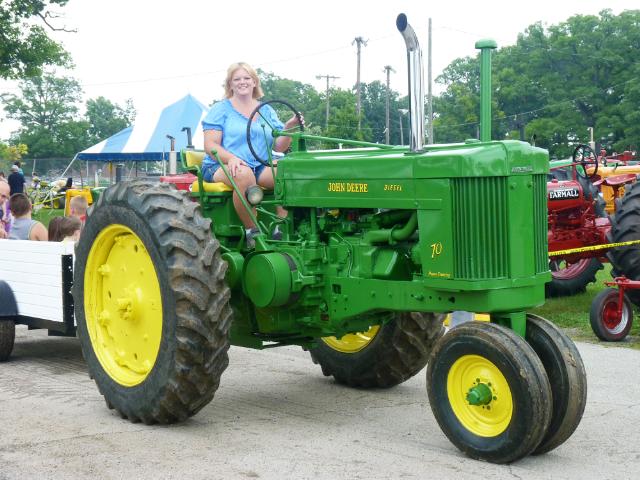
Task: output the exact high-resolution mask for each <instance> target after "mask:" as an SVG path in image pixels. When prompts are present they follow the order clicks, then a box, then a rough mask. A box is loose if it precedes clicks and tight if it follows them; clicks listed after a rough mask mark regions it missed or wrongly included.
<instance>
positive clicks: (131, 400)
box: [73, 182, 231, 424]
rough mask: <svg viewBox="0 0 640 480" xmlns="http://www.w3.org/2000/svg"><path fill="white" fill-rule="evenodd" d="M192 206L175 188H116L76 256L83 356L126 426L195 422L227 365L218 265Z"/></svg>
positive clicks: (225, 302) (224, 300)
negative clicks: (129, 423)
mask: <svg viewBox="0 0 640 480" xmlns="http://www.w3.org/2000/svg"><path fill="white" fill-rule="evenodd" d="M219 246H220V245H219V243H218V242H217V241H216V240H214V239H213V238H212V237H211V233H210V221H209V220H206V219H204V218H203V217H202V215H201V214H200V211H199V205H198V204H197V203H193V202H191V201H189V199H188V198H187V196H186V195H184V192H179V191H177V190H176V189H175V187H174V186H173V185H169V184H166V183H159V184H153V183H149V182H131V183H130V182H120V183H118V184H116V185H115V186H113V187H111V188H109V189H108V190H106V191H105V192H104V193H103V194H102V195H101V196H100V198H99V200H98V203H97V205H96V206H95V207H94V208H93V209H92V212H91V214H90V215H89V216H88V218H87V221H86V224H85V227H84V230H83V232H82V236H81V238H80V241H79V243H78V245H77V247H76V259H75V273H74V280H75V281H74V290H73V295H74V301H75V313H76V320H77V324H78V337H79V339H80V344H81V347H82V353H83V355H84V358H85V360H86V361H87V366H88V369H89V374H90V376H91V377H92V378H93V379H94V380H95V382H96V384H97V385H98V389H99V390H100V392H101V393H102V395H104V398H105V400H106V403H107V405H108V406H109V407H110V408H113V409H115V410H117V411H118V412H119V413H120V415H121V416H122V417H126V418H129V419H130V420H131V421H142V422H144V423H146V424H151V423H172V422H176V421H181V420H184V419H186V418H187V417H189V416H191V415H194V414H195V413H196V412H198V411H199V410H200V409H201V408H202V407H204V406H205V405H206V404H207V403H209V401H211V399H212V398H213V395H214V393H215V391H216V389H217V388H218V385H219V381H220V376H221V374H222V372H223V371H224V369H225V368H226V367H227V365H228V356H227V351H228V348H229V340H228V332H229V327H230V324H231V308H230V306H229V288H228V287H227V286H226V284H225V282H224V272H225V269H226V263H224V262H223V261H222V259H221V257H220V252H219Z"/></svg>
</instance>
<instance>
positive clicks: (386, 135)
mask: <svg viewBox="0 0 640 480" xmlns="http://www.w3.org/2000/svg"><path fill="white" fill-rule="evenodd" d="M384 71H385V72H387V99H386V102H385V127H386V128H385V136H384V140H385V143H386V144H387V145H389V127H390V125H389V94H390V92H391V90H390V89H389V82H390V80H389V77H390V75H391V72H393V73H396V71H395V70H394V69H393V67H392V66H391V65H385V67H384Z"/></svg>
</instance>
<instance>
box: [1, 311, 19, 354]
mask: <svg viewBox="0 0 640 480" xmlns="http://www.w3.org/2000/svg"><path fill="white" fill-rule="evenodd" d="M15 338H16V324H15V322H14V321H13V320H0V362H4V361H6V360H8V359H9V357H10V356H11V352H12V351H13V345H14V342H15Z"/></svg>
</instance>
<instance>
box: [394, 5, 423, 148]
mask: <svg viewBox="0 0 640 480" xmlns="http://www.w3.org/2000/svg"><path fill="white" fill-rule="evenodd" d="M396 27H398V30H399V31H400V33H401V34H402V38H404V42H405V44H406V46H407V62H408V66H409V120H410V122H411V140H410V142H409V145H410V148H411V151H412V152H418V151H420V150H422V148H423V146H424V83H423V80H422V73H423V72H422V50H420V43H419V42H418V36H417V35H416V32H414V31H413V28H411V25H409V23H408V22H407V16H406V15H405V14H404V13H401V14H400V15H398V18H396Z"/></svg>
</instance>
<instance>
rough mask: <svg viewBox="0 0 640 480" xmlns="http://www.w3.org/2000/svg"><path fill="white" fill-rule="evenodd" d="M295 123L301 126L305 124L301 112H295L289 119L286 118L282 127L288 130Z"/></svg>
mask: <svg viewBox="0 0 640 480" xmlns="http://www.w3.org/2000/svg"><path fill="white" fill-rule="evenodd" d="M297 125H302V126H303V127H304V126H305V123H304V115H302V113H301V112H298V113H297V114H295V115H293V116H292V117H291V118H290V119H289V120H287V121H286V122H285V124H284V128H285V129H286V130H288V129H290V128H293V127H295V126H297Z"/></svg>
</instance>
